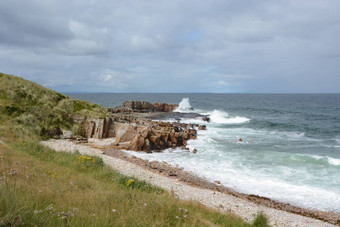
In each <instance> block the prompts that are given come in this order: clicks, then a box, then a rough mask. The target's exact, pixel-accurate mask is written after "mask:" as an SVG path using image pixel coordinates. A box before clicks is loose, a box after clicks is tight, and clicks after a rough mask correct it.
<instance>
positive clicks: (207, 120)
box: [202, 116, 210, 122]
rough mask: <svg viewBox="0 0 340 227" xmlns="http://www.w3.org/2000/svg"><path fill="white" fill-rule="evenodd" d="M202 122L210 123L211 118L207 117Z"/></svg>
mask: <svg viewBox="0 0 340 227" xmlns="http://www.w3.org/2000/svg"><path fill="white" fill-rule="evenodd" d="M202 120H203V121H206V122H210V118H209V117H206V116H205V117H202Z"/></svg>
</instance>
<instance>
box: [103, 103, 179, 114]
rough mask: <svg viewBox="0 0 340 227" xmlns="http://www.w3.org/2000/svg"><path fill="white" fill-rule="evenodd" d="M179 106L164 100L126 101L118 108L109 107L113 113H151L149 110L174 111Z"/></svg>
mask: <svg viewBox="0 0 340 227" xmlns="http://www.w3.org/2000/svg"><path fill="white" fill-rule="evenodd" d="M177 107H178V105H177V104H168V103H163V102H156V103H155V104H151V103H149V102H146V101H126V102H124V103H123V105H121V106H119V107H116V108H109V109H108V110H109V111H110V112H112V113H131V112H140V113H149V112H172V111H174V110H175V109H176V108H177Z"/></svg>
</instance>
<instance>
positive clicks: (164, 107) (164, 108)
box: [153, 102, 178, 112]
mask: <svg viewBox="0 0 340 227" xmlns="http://www.w3.org/2000/svg"><path fill="white" fill-rule="evenodd" d="M153 106H154V112H172V111H174V110H175V109H177V108H178V105H177V104H168V103H164V102H155V104H153Z"/></svg>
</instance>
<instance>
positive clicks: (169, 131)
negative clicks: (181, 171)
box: [78, 116, 197, 152]
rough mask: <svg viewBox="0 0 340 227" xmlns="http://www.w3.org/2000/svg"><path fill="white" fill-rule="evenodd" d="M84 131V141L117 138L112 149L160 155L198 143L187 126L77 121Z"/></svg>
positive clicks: (146, 121)
mask: <svg viewBox="0 0 340 227" xmlns="http://www.w3.org/2000/svg"><path fill="white" fill-rule="evenodd" d="M78 122H80V123H81V124H82V125H83V128H84V130H85V137H87V138H95V139H103V138H115V143H114V144H112V146H114V147H117V148H120V149H129V150H134V151H147V152H148V151H155V150H156V151H157V150H163V149H167V148H171V147H172V148H175V147H185V146H186V144H187V141H188V140H189V139H195V138H196V134H197V131H196V130H195V129H194V128H191V127H189V126H188V125H187V124H180V125H173V124H171V123H169V122H157V121H152V120H150V119H144V118H131V116H129V117H128V119H126V118H123V119H121V118H115V119H113V118H110V117H107V118H103V119H94V118H83V119H78Z"/></svg>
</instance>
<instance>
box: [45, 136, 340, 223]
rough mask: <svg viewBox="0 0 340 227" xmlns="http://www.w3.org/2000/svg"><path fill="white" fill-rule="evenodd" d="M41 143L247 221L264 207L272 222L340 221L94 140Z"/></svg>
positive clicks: (335, 216)
mask: <svg viewBox="0 0 340 227" xmlns="http://www.w3.org/2000/svg"><path fill="white" fill-rule="evenodd" d="M41 143H42V144H43V145H45V146H48V147H50V148H52V149H55V150H56V151H68V152H75V151H76V150H77V151H79V152H80V153H81V154H86V155H96V156H99V157H101V158H102V159H103V161H104V163H105V164H107V165H109V166H111V167H112V168H113V169H115V170H117V171H118V172H120V173H122V174H124V175H127V176H133V177H136V178H137V179H140V180H144V181H146V182H148V183H150V184H153V185H156V186H158V187H161V188H164V189H165V190H167V191H169V192H170V193H172V194H173V195H174V196H176V197H178V198H179V199H183V200H193V201H198V202H199V203H201V204H203V205H206V206H208V207H212V208H215V209H217V210H219V211H221V212H232V213H234V214H236V215H238V216H240V217H241V218H243V219H244V220H246V221H248V222H250V221H252V220H253V218H254V217H255V216H256V214H257V213H258V212H261V211H263V212H264V213H265V214H266V216H267V217H268V219H269V223H270V224H271V225H273V226H334V225H339V220H340V218H339V216H340V214H339V213H333V212H321V211H316V210H312V211H311V210H308V209H304V208H299V207H295V206H291V205H289V204H285V203H281V202H278V201H274V200H270V199H268V198H264V197H260V196H256V195H247V194H242V193H239V192H235V191H233V190H231V189H228V188H226V187H224V186H222V185H217V184H214V183H210V182H208V181H207V180H205V179H204V178H201V177H198V176H196V175H194V174H193V173H189V172H187V171H183V169H181V168H177V167H173V166H170V165H168V164H166V163H159V162H149V161H147V160H143V159H140V158H136V157H133V156H131V157H128V156H127V155H126V154H125V153H124V152H123V151H120V150H117V149H112V148H108V147H105V146H100V145H99V146H98V145H96V144H92V145H91V144H89V145H84V144H74V143H73V142H71V141H70V140H49V141H43V142H41ZM288 208H289V209H288ZM302 215H303V216H302ZM315 218H317V219H315ZM330 223H332V224H330Z"/></svg>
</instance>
